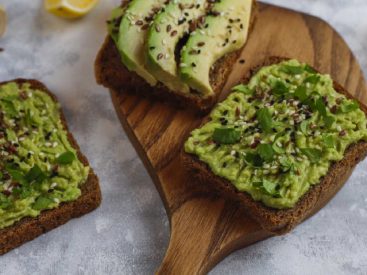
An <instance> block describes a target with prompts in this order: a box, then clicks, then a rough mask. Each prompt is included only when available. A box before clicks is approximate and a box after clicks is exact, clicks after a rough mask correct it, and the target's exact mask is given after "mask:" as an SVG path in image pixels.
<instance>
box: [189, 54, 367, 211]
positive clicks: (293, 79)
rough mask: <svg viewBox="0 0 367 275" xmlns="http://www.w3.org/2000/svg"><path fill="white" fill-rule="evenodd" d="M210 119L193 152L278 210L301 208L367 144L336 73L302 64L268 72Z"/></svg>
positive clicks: (361, 121) (239, 89)
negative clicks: (334, 169)
mask: <svg viewBox="0 0 367 275" xmlns="http://www.w3.org/2000/svg"><path fill="white" fill-rule="evenodd" d="M210 118H211V120H210V121H209V122H208V123H206V124H204V125H203V126H202V127H201V128H199V129H196V130H194V131H193V132H192V133H191V136H190V137H189V139H188V140H187V141H186V143H185V151H186V152H187V153H190V154H193V155H196V156H197V157H198V158H199V159H200V160H201V161H202V162H204V163H206V164H207V165H208V166H209V168H210V169H211V171H212V172H213V173H214V174H215V175H217V176H219V177H222V178H224V179H226V180H228V181H229V182H231V183H232V184H233V185H234V186H235V188H236V189H237V190H238V191H240V192H246V193H248V194H249V195H250V196H251V197H252V198H253V199H254V200H255V201H261V202H262V203H263V204H265V205H266V206H268V207H271V208H276V209H285V208H292V207H294V206H295V204H296V203H297V202H298V201H299V200H300V198H301V197H302V196H303V195H304V194H305V193H306V192H307V191H308V190H309V189H310V188H311V187H312V186H313V185H315V184H318V183H319V182H320V180H321V178H322V177H323V176H325V175H326V174H327V173H328V170H329V167H330V165H331V164H332V163H333V162H336V161H340V160H341V159H342V158H343V156H344V153H345V151H346V149H347V148H348V147H349V146H350V145H352V144H355V143H357V142H359V141H367V129H366V124H367V119H366V115H365V113H364V112H363V111H362V110H361V109H360V107H359V105H358V103H357V102H356V101H354V100H350V99H347V98H346V97H345V96H344V95H342V94H340V93H337V92H336V91H335V89H334V87H333V81H332V79H331V78H330V76H329V75H323V74H318V73H316V72H315V71H314V70H313V69H312V68H311V67H309V66H308V65H306V64H302V63H300V62H298V61H296V60H290V61H284V62H281V63H279V64H276V65H272V66H268V67H264V68H262V69H261V70H260V71H259V72H258V73H256V75H254V76H253V77H252V78H251V80H250V82H249V83H248V84H247V85H238V86H236V87H234V88H233V91H232V92H231V94H230V95H229V96H228V98H227V99H226V100H224V101H223V102H221V103H219V104H218V106H217V107H216V108H215V109H214V110H213V111H212V113H211V114H210Z"/></svg>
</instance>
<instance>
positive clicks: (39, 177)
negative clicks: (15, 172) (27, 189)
mask: <svg viewBox="0 0 367 275" xmlns="http://www.w3.org/2000/svg"><path fill="white" fill-rule="evenodd" d="M25 178H26V180H27V181H28V182H32V181H36V182H42V181H44V180H45V179H46V178H47V175H46V174H45V173H43V172H42V170H41V168H39V167H38V165H34V166H33V167H32V169H31V170H29V172H28V173H27V174H26V176H25Z"/></svg>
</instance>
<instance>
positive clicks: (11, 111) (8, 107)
mask: <svg viewBox="0 0 367 275" xmlns="http://www.w3.org/2000/svg"><path fill="white" fill-rule="evenodd" d="M2 104H3V106H4V111H5V112H6V113H7V114H8V115H9V116H10V117H14V116H16V115H17V114H18V112H17V110H16V109H15V107H14V104H13V102H9V101H3V102H2Z"/></svg>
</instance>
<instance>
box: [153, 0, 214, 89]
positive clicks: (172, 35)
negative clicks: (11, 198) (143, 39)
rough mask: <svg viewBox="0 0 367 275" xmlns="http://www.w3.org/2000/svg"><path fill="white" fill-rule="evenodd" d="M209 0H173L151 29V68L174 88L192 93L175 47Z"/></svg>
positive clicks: (160, 79)
mask: <svg viewBox="0 0 367 275" xmlns="http://www.w3.org/2000/svg"><path fill="white" fill-rule="evenodd" d="M206 8H207V1H205V0H181V1H171V2H170V3H169V4H168V5H167V6H166V7H165V8H164V10H162V12H161V13H159V14H158V15H157V16H156V17H155V19H154V22H153V24H152V25H151V27H150V28H149V31H148V38H147V68H148V70H149V72H150V73H151V74H153V75H154V76H155V78H156V79H158V80H159V81H161V82H162V83H163V84H165V85H166V86H167V87H168V88H170V89H171V90H173V91H176V92H181V93H189V92H190V87H189V86H188V85H186V84H185V83H183V82H182V80H181V79H180V78H179V77H178V70H177V62H176V59H175V49H176V46H177V44H178V42H179V41H180V39H181V38H183V36H184V35H185V34H187V33H189V30H190V24H191V23H192V22H193V21H194V20H195V19H198V18H199V17H200V16H203V15H205V12H206Z"/></svg>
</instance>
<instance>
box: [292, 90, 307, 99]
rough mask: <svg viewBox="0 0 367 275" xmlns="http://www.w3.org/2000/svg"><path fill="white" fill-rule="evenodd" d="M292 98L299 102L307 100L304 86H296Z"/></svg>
mask: <svg viewBox="0 0 367 275" xmlns="http://www.w3.org/2000/svg"><path fill="white" fill-rule="evenodd" d="M294 96H295V97H296V98H297V99H299V100H300V101H301V102H304V101H305V100H306V99H307V89H306V87H305V86H298V87H297V89H296V91H295V92H294Z"/></svg>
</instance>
